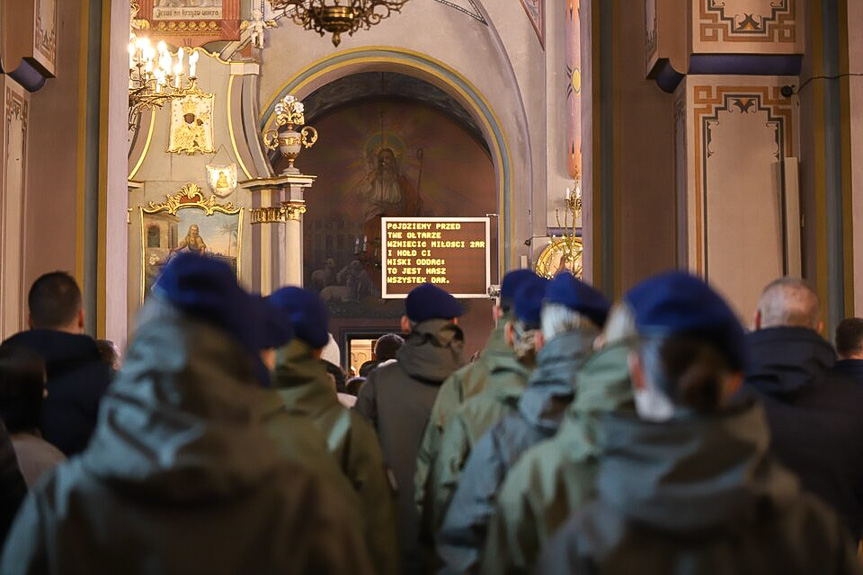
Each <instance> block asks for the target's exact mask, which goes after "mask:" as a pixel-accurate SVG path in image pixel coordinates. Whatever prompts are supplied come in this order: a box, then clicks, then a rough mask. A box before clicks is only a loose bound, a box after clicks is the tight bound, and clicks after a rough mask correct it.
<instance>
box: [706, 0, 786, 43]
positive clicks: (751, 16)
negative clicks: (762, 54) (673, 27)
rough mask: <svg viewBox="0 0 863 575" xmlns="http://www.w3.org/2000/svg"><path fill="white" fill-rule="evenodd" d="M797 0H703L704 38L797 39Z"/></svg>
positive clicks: (780, 40) (745, 40)
mask: <svg viewBox="0 0 863 575" xmlns="http://www.w3.org/2000/svg"><path fill="white" fill-rule="evenodd" d="M797 3H798V0H759V1H758V2H756V1H753V0H746V1H744V0H737V1H736V2H729V1H728V0H725V1H723V0H700V2H699V4H700V6H699V17H698V21H699V36H700V39H701V41H702V42H708V43H713V42H767V43H774V42H775V43H782V44H786V43H794V42H796V41H797ZM729 4H730V6H729Z"/></svg>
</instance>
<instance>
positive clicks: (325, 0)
mask: <svg viewBox="0 0 863 575" xmlns="http://www.w3.org/2000/svg"><path fill="white" fill-rule="evenodd" d="M407 1H408V0H269V2H270V4H271V5H272V6H273V9H274V10H284V11H285V15H287V16H290V18H291V19H292V20H293V21H294V23H296V24H298V25H300V26H302V27H303V28H305V29H306V30H314V31H315V32H317V33H318V34H320V35H321V36H323V35H324V33H326V32H330V33H331V34H332V35H333V46H338V45H339V44H340V43H341V41H342V34H344V33H345V32H347V33H348V35H349V36H353V34H354V32H356V31H357V30H359V29H365V30H368V29H369V28H371V27H372V26H373V25H375V24H377V23H378V22H380V21H381V20H383V19H384V18H387V17H389V16H390V15H391V14H392V13H393V12H401V10H402V6H404V5H405V3H406V2H407Z"/></svg>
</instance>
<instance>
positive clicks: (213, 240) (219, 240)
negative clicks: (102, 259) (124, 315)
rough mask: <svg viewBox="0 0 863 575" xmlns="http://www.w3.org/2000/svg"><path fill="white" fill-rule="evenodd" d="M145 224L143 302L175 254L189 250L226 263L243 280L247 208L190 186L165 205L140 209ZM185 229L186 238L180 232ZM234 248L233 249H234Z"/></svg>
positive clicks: (142, 250)
mask: <svg viewBox="0 0 863 575" xmlns="http://www.w3.org/2000/svg"><path fill="white" fill-rule="evenodd" d="M138 211H139V213H140V221H141V298H140V300H141V303H142V304H143V302H144V299H145V297H146V294H147V293H148V292H149V291H150V289H152V284H153V283H154V281H155V279H156V277H158V274H159V272H160V270H161V268H162V266H164V265H165V264H166V263H168V261H170V259H171V257H173V255H174V254H176V253H178V252H180V251H183V250H188V251H192V252H197V253H206V254H207V255H210V256H212V257H215V258H216V259H219V260H221V261H224V262H225V263H227V264H228V265H230V266H231V267H232V269H234V270H235V272H236V274H237V278H238V279H239V278H240V277H241V271H242V260H243V212H244V210H243V208H238V207H234V205H233V204H232V203H231V202H228V203H225V204H221V203H219V202H218V201H217V199H216V197H215V196H209V197H205V196H204V194H203V192H202V190H201V188H200V186H198V185H197V184H193V183H190V184H186V185H185V186H183V188H182V189H181V190H180V191H179V192H178V193H177V194H175V195H173V196H170V195H169V196H166V200H165V201H164V202H160V203H157V202H149V203H148V204H147V205H146V206H141V207H140V208H139V210H138ZM183 230H185V237H183V238H182V239H181V237H180V233H181V232H182V231H183ZM232 246H233V249H232Z"/></svg>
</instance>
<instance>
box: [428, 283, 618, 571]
mask: <svg viewBox="0 0 863 575" xmlns="http://www.w3.org/2000/svg"><path fill="white" fill-rule="evenodd" d="M515 304H516V315H517V316H518V315H521V316H523V317H526V316H530V317H531V318H535V317H537V316H538V319H539V326H540V330H539V331H538V332H537V334H536V349H537V350H538V353H537V356H536V363H537V367H536V369H535V370H534V371H533V373H532V374H531V377H530V379H529V380H528V384H527V389H525V390H524V392H523V393H522V394H521V397H520V398H519V399H518V409H517V411H516V412H515V413H513V414H511V415H509V416H507V417H505V418H503V419H502V420H500V421H499V422H498V423H496V424H495V425H493V426H492V427H491V428H490V429H489V431H488V432H487V433H486V434H485V435H483V436H482V437H481V438H480V440H479V441H478V442H477V443H476V445H475V446H474V448H473V449H472V450H471V454H470V457H469V458H468V459H467V463H466V464H465V467H464V471H463V472H462V476H461V481H460V483H459V485H458V488H457V489H456V492H455V495H454V496H453V501H452V504H451V505H450V507H449V510H448V512H447V514H446V517H445V519H444V522H443V525H442V526H441V530H440V534H439V537H438V555H439V556H440V557H441V559H442V560H443V561H444V563H445V565H446V571H447V572H452V573H467V572H471V571H473V570H475V569H476V567H477V566H478V564H479V562H480V559H481V553H482V550H483V548H484V546H485V534H486V532H487V528H488V523H489V520H490V517H491V515H492V513H493V511H494V503H495V497H496V495H497V493H498V490H499V489H500V485H501V483H503V480H504V478H505V477H506V475H507V473H508V471H509V469H510V468H511V467H512V466H513V465H514V464H515V462H516V461H518V459H519V458H520V457H521V455H522V453H524V452H525V451H527V450H528V449H529V448H530V447H532V446H533V445H536V444H537V443H539V442H540V441H543V440H545V439H548V438H549V437H551V436H553V435H554V434H555V433H556V432H557V430H558V427H559V426H560V423H561V420H562V419H563V417H564V413H565V412H566V409H567V407H568V406H569V404H570V403H571V402H572V400H573V399H574V398H575V396H576V393H577V389H578V381H577V376H576V374H577V371H578V370H579V369H580V368H581V366H582V364H583V363H584V362H585V361H586V360H587V359H588V358H589V357H590V356H591V355H592V353H593V346H594V341H595V340H596V338H597V337H598V336H599V333H600V330H601V329H602V327H603V325H604V324H605V320H606V317H607V316H608V312H609V309H610V307H611V304H610V302H609V301H608V300H607V299H606V298H605V296H603V295H602V294H601V293H599V292H598V291H597V290H595V289H593V288H592V287H591V286H589V285H587V284H586V283H584V282H581V281H579V280H578V279H576V278H575V277H573V276H572V274H570V273H569V272H564V273H560V274H558V275H557V276H556V277H555V278H554V279H552V280H551V281H549V282H548V283H547V284H546V286H545V292H544V297H543V298H542V299H539V298H536V299H533V298H527V299H525V298H522V299H517V300H516V302H515ZM520 306H521V307H528V308H529V309H528V310H526V311H522V312H521V314H520V309H519V307H520ZM489 553H491V554H499V553H506V549H496V548H494V547H492V548H491V549H490V550H489Z"/></svg>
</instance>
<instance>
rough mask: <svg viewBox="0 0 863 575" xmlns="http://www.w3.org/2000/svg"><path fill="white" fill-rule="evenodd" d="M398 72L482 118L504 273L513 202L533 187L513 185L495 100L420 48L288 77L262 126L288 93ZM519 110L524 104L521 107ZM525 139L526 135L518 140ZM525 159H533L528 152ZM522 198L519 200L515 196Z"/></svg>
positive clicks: (337, 58) (381, 49)
mask: <svg viewBox="0 0 863 575" xmlns="http://www.w3.org/2000/svg"><path fill="white" fill-rule="evenodd" d="M380 71H383V72H397V73H400V74H404V75H407V76H414V77H417V78H420V79H422V80H425V81H426V82H429V83H430V84H433V85H435V86H437V87H438V88H440V89H441V90H443V91H444V92H446V93H447V94H449V95H450V96H452V97H453V98H455V99H456V100H457V101H458V102H459V103H460V104H461V105H462V106H463V107H464V108H465V109H466V110H467V111H468V112H469V113H470V114H471V115H472V116H473V118H474V119H475V120H476V121H477V123H478V124H479V126H480V128H481V130H482V132H483V135H484V137H485V139H486V142H487V144H488V147H489V149H490V150H491V153H492V154H491V155H492V163H493V165H494V169H495V176H496V180H497V198H498V214H499V218H498V220H499V221H498V223H497V226H498V235H499V238H500V241H499V253H498V265H499V267H500V271H501V272H502V271H503V270H504V269H510V268H511V267H513V265H514V264H515V263H516V262H513V261H511V260H512V258H513V257H514V255H512V254H514V250H513V246H514V242H515V241H516V240H515V234H514V225H513V212H514V208H513V206H514V205H515V204H516V202H517V204H518V205H528V206H529V205H530V190H525V189H516V188H515V186H514V185H513V180H514V173H513V171H514V170H513V163H512V158H513V154H512V151H511V149H510V147H509V143H508V139H507V137H506V134H505V133H504V130H503V127H502V125H501V122H500V120H499V118H498V116H497V114H496V113H495V111H494V110H493V109H492V107H491V104H489V102H488V100H487V99H486V98H485V96H484V95H483V94H482V92H481V91H480V90H479V89H478V88H477V87H476V86H474V85H473V84H472V83H471V82H470V81H469V80H468V79H467V78H465V77H464V76H463V75H461V74H460V73H459V72H458V71H457V70H455V69H454V68H452V67H450V66H448V65H447V64H445V63H443V62H441V61H439V60H436V59H434V58H432V57H431V56H428V55H426V54H422V53H420V52H416V51H412V50H406V49H403V48H395V47H387V46H377V47H365V48H358V49H354V50H347V51H344V52H339V53H336V54H333V55H331V56H327V57H325V58H322V59H320V60H317V61H315V62H313V63H312V64H310V65H309V66H307V67H305V68H303V69H302V70H300V71H299V72H297V73H296V74H294V75H293V76H292V77H291V78H289V79H288V80H287V81H286V82H285V83H284V84H282V86H281V87H280V89H279V90H278V91H277V92H276V93H275V94H273V95H272V96H270V97H269V98H268V100H267V101H266V103H265V104H264V106H263V109H262V112H261V115H260V117H259V128H260V129H261V130H264V129H265V128H266V127H267V126H270V125H271V124H272V123H273V122H274V120H275V112H274V108H275V104H276V102H277V101H278V100H279V99H281V98H282V97H284V96H285V95H286V94H293V95H294V96H296V97H297V98H299V99H303V98H304V97H305V96H307V95H309V94H311V93H312V92H314V91H315V90H317V89H318V88H320V87H321V86H323V85H325V84H328V83H330V82H332V81H334V80H337V79H339V78H343V77H345V76H349V75H351V74H356V73H358V72H380ZM518 108H519V109H522V107H521V106H520V105H519V106H518ZM525 124H526V119H525ZM519 140H521V141H524V140H525V138H519ZM523 157H530V153H529V151H525V153H524V156H523ZM516 194H517V195H518V196H519V197H518V198H516V197H515V195H516Z"/></svg>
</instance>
